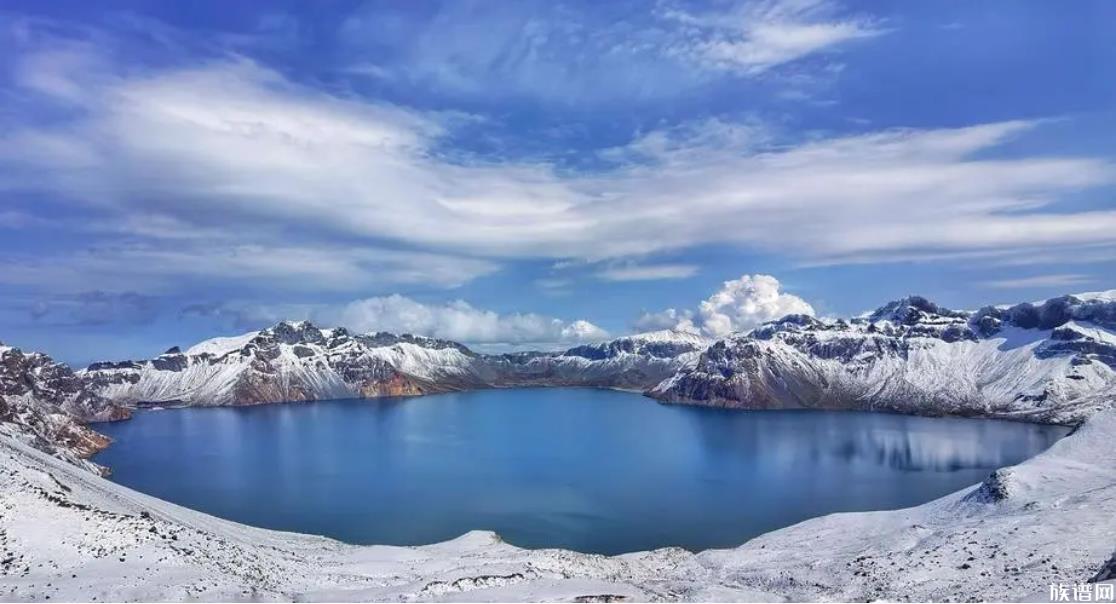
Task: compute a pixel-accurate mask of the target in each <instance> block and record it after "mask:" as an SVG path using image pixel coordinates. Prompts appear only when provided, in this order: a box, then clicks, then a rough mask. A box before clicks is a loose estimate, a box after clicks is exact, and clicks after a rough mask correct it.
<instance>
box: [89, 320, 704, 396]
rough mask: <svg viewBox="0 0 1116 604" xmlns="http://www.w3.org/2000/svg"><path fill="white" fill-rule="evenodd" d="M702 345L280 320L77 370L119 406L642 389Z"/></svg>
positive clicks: (670, 335) (652, 337)
mask: <svg viewBox="0 0 1116 604" xmlns="http://www.w3.org/2000/svg"><path fill="white" fill-rule="evenodd" d="M706 345H708V342H707V341H706V340H705V339H704V338H702V337H700V336H697V335H694V334H690V333H685V332H672V331H664V332H655V333H649V334H642V335H637V336H629V337H625V338H619V339H616V340H612V341H609V342H604V343H601V344H594V345H586V346H579V347H576V348H572V349H570V350H568V351H565V352H561V353H539V352H527V353H514V354H503V355H483V354H477V353H475V352H473V351H471V350H469V349H468V348H466V347H465V346H463V345H461V344H458V343H456V342H451V341H447V340H438V339H433V338H426V337H421V336H412V335H394V334H389V333H382V332H381V333H371V334H354V333H350V332H349V331H348V330H345V329H343V328H334V329H321V328H318V327H316V326H315V325H313V324H311V323H310V322H307V321H300V322H287V321H284V322H281V323H278V324H276V325H274V326H272V327H269V328H267V329H264V330H262V331H258V332H251V333H247V334H243V335H240V336H235V337H225V338H214V339H211V340H206V341H204V342H201V343H198V344H196V345H194V346H192V347H190V348H189V349H187V350H186V351H185V352H183V351H181V350H180V349H178V348H172V349H170V350H168V351H167V352H166V353H164V354H162V355H160V356H158V357H156V358H154V359H150V360H146V361H124V362H108V363H95V364H93V365H91V366H90V367H89V368H88V369H86V370H84V371H82V372H80V373H81V375H82V377H83V378H84V379H86V380H87V381H88V382H89V384H90V387H91V388H92V389H93V390H94V391H96V392H97V393H99V394H101V395H103V396H104V397H106V398H108V399H110V400H112V401H116V402H119V403H121V404H126V405H248V404H256V403H267V402H279V401H305V400H317V399H329V398H346V397H367V398H370V397H377V396H395V395H416V394H429V393H435V392H447V391H454V390H465V389H476V388H493V387H508V386H527V385H531V386H547V385H562V386H571V385H573V386H600V387H615V388H630V389H636V390H641V391H642V390H646V389H648V388H650V387H652V386H654V385H655V384H657V383H659V382H660V381H662V380H663V379H665V378H667V377H669V376H670V375H673V374H674V373H675V372H676V371H677V370H679V369H680V368H682V367H684V366H685V365H686V363H691V362H693V361H696V359H697V356H698V354H699V353H700V352H701V350H703V349H704V348H705V346H706Z"/></svg>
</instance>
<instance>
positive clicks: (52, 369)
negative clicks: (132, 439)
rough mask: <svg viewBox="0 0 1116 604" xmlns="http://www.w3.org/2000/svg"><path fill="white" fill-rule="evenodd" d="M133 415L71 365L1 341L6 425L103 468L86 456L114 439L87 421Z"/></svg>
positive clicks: (0, 418) (2, 425)
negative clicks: (90, 384)
mask: <svg viewBox="0 0 1116 604" xmlns="http://www.w3.org/2000/svg"><path fill="white" fill-rule="evenodd" d="M129 416H130V411H129V410H128V409H126V408H124V407H121V406H119V405H116V404H113V403H110V402H109V401H107V400H105V399H104V398H103V397H101V396H99V395H97V394H96V393H94V392H92V391H91V390H90V389H89V388H88V387H87V384H86V383H85V382H84V380H83V379H82V378H81V377H79V376H77V375H75V374H74V372H73V371H71V370H70V368H69V367H67V366H66V365H63V364H61V363H56V362H54V360H53V359H51V358H50V357H48V356H46V355H44V354H40V353H25V352H23V351H22V350H20V349H18V348H12V347H9V346H3V345H0V430H3V431H4V432H6V433H8V434H11V435H15V436H17V437H19V438H21V439H23V440H24V441H25V442H27V443H28V444H30V445H32V446H34V447H36V448H38V449H40V450H42V451H45V452H48V453H50V454H52V455H55V456H57V457H60V458H62V459H66V460H68V461H71V462H74V463H77V464H78V465H83V466H86V467H88V468H90V469H93V470H96V471H100V470H101V469H100V468H99V466H96V465H95V464H92V463H91V462H88V461H85V459H86V458H88V457H89V456H91V455H93V454H94V453H96V452H97V451H100V450H101V449H103V448H105V447H106V446H108V444H109V442H110V441H109V439H108V438H107V437H106V436H104V435H102V434H99V433H97V432H96V431H94V430H92V429H90V428H89V427H88V426H87V425H86V424H88V423H89V422H97V421H114V420H120V419H127V418H128V417H129Z"/></svg>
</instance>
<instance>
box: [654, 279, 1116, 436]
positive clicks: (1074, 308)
mask: <svg viewBox="0 0 1116 604" xmlns="http://www.w3.org/2000/svg"><path fill="white" fill-rule="evenodd" d="M649 395H651V396H653V397H656V398H658V399H661V400H664V401H670V402H683V403H694V404H705V405H716V406H726V407H740V408H750V409H772V408H799V407H806V408H829V409H872V410H887V411H898V412H903V413H916V414H930V415H937V414H956V415H975V416H986V417H1009V418H1017V419H1026V420H1030V421H1043V422H1057V423H1076V422H1078V421H1080V420H1082V419H1084V418H1085V417H1088V416H1089V415H1091V414H1092V413H1093V412H1095V411H1096V410H1098V409H1100V408H1104V407H1108V406H1112V405H1113V404H1116V297H1114V296H1112V295H1109V293H1108V292H1100V293H1096V294H1084V295H1081V296H1063V297H1060V298H1053V299H1050V300H1046V301H1044V302H1041V303H1035V304H1032V303H1023V304H1017V305H1015V306H1008V307H986V308H983V309H981V310H978V311H976V312H968V311H954V310H949V309H946V308H942V307H940V306H938V305H936V304H934V303H932V302H930V301H929V300H926V299H925V298H921V297H917V296H913V297H908V298H904V299H901V300H897V301H894V302H891V303H889V304H887V305H885V306H883V307H881V308H879V309H878V310H876V311H875V312H873V313H871V314H870V315H868V316H866V317H861V318H856V319H852V320H848V321H846V320H819V319H815V318H812V317H807V316H803V315H792V316H788V317H784V318H783V319H780V320H778V321H774V322H771V323H768V324H765V325H762V326H760V327H758V328H756V329H754V330H752V331H751V332H749V333H742V334H734V335H731V336H729V337H727V338H724V339H722V340H719V341H717V342H715V343H714V344H713V345H711V346H710V347H709V349H708V350H706V351H705V352H704V353H703V354H702V355H701V357H700V359H699V360H698V361H697V362H696V363H695V364H694V365H692V366H690V367H687V368H684V369H683V370H681V371H680V372H679V373H678V374H676V375H674V376H672V377H671V378H669V379H667V380H665V381H664V382H662V383H661V384H659V385H657V386H655V387H654V388H653V389H652V390H651V391H650V392H649Z"/></svg>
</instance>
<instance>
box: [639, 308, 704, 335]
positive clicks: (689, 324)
mask: <svg viewBox="0 0 1116 604" xmlns="http://www.w3.org/2000/svg"><path fill="white" fill-rule="evenodd" d="M633 327H635V329H636V331H640V332H643V331H658V330H660V329H676V330H679V331H695V332H696V331H697V328H696V327H695V326H694V313H693V312H692V311H689V310H678V309H677V308H668V309H666V310H662V311H659V312H644V313H643V314H641V315H640V316H639V318H637V319H636V320H635V324H634V325H633Z"/></svg>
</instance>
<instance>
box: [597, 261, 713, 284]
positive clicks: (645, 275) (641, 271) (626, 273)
mask: <svg viewBox="0 0 1116 604" xmlns="http://www.w3.org/2000/svg"><path fill="white" fill-rule="evenodd" d="M698 270H699V267H698V266H697V265H694V264H617V265H612V266H608V267H606V268H603V269H601V270H599V271H597V273H596V276H597V278H598V279H603V280H605V281H657V280H660V279H685V278H687V277H692V276H694V275H696V274H697V272H698Z"/></svg>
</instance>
